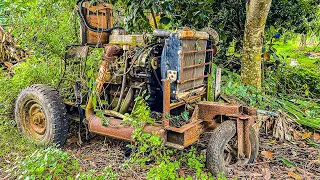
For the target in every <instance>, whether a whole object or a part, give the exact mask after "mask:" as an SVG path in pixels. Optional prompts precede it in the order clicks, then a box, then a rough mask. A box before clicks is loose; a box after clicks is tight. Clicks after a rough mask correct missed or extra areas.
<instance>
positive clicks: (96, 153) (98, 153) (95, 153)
mask: <svg viewBox="0 0 320 180" xmlns="http://www.w3.org/2000/svg"><path fill="white" fill-rule="evenodd" d="M92 154H93V155H101V154H103V152H98V151H97V152H93V153H92Z"/></svg>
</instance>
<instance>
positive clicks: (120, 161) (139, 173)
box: [63, 131, 320, 180]
mask: <svg viewBox="0 0 320 180" xmlns="http://www.w3.org/2000/svg"><path fill="white" fill-rule="evenodd" d="M300 135H301V137H300V138H301V140H295V141H293V142H289V141H285V142H279V141H276V140H275V139H274V138H273V137H272V135H271V134H270V133H267V134H266V133H260V150H259V157H258V159H257V160H256V162H255V163H253V164H248V165H244V166H241V165H234V166H230V167H228V170H229V172H228V174H227V175H226V176H227V178H236V179H307V180H308V179H310V180H314V179H315V180H317V179H319V180H320V149H319V148H315V147H312V146H310V145H308V143H307V142H306V141H305V140H302V139H303V137H302V136H303V135H304V134H303V133H301V134H300ZM309 135H310V134H309ZM309 135H307V136H309ZM317 135H318V134H317V133H314V134H313V135H311V136H310V137H308V138H310V139H313V138H314V139H315V140H317V141H319V139H317V138H319V137H316V136H317ZM69 136H70V137H69V139H68V142H67V143H66V145H65V146H64V147H63V150H65V151H67V152H69V153H71V154H72V155H73V156H74V157H75V158H77V159H79V163H80V166H81V168H82V170H83V171H88V170H90V169H96V170H98V171H100V170H103V169H104V168H105V167H112V168H113V169H114V170H115V171H117V173H118V174H119V177H120V179H145V176H146V172H147V171H148V169H149V168H150V167H152V164H151V165H148V166H147V168H146V169H142V168H139V167H136V168H134V169H127V168H125V169H126V170H124V168H122V166H123V165H124V162H125V159H126V157H125V150H126V143H125V142H122V141H118V140H114V139H110V138H106V137H102V136H98V135H96V136H95V137H93V138H91V139H90V140H88V141H86V142H84V143H83V144H82V145H81V146H79V144H78V140H77V133H76V132H75V131H73V133H70V134H69ZM298 136H299V135H298ZM208 137H209V134H207V135H204V136H203V138H202V139H201V140H200V141H199V142H197V143H196V144H195V145H196V146H197V147H199V149H202V148H203V146H204V143H205V142H207V138H208ZM297 138H299V137H295V139H297ZM202 151H205V149H204V150H202ZM182 169H183V171H185V172H186V173H185V174H188V175H191V176H193V174H192V173H193V172H192V171H190V170H188V169H186V168H182Z"/></svg>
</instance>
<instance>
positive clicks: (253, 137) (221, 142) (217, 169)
mask: <svg viewBox="0 0 320 180" xmlns="http://www.w3.org/2000/svg"><path fill="white" fill-rule="evenodd" d="M236 131H237V125H236V122H235V121H224V122H223V123H221V125H220V126H218V127H217V128H216V129H215V130H214V131H213V133H212V135H211V138H210V141H209V145H208V148H207V155H206V165H207V168H208V169H209V170H210V171H211V172H212V173H213V174H219V173H221V172H225V164H224V159H223V153H224V150H225V147H226V145H227V143H228V142H229V141H230V140H231V138H232V137H234V136H235V135H236ZM249 133H250V135H249V138H250V142H251V150H252V151H251V156H250V160H249V163H252V162H253V161H254V160H255V159H256V158H257V156H258V152H259V138H258V136H257V134H256V132H255V130H254V129H253V128H252V127H250V131H249Z"/></svg>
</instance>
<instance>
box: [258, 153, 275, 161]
mask: <svg viewBox="0 0 320 180" xmlns="http://www.w3.org/2000/svg"><path fill="white" fill-rule="evenodd" d="M261 154H262V155H263V156H264V157H265V158H266V159H267V160H269V161H272V159H273V155H274V152H273V151H262V152H261Z"/></svg>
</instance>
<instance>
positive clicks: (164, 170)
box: [147, 161, 183, 180]
mask: <svg viewBox="0 0 320 180" xmlns="http://www.w3.org/2000/svg"><path fill="white" fill-rule="evenodd" d="M179 167H180V163H179V162H177V161H174V162H170V161H169V162H166V161H162V162H161V163H160V164H159V165H157V166H154V167H152V168H151V169H150V170H149V171H148V173H147V179H155V180H162V179H183V178H179V175H178V173H177V169H179Z"/></svg>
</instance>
